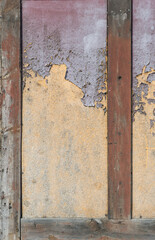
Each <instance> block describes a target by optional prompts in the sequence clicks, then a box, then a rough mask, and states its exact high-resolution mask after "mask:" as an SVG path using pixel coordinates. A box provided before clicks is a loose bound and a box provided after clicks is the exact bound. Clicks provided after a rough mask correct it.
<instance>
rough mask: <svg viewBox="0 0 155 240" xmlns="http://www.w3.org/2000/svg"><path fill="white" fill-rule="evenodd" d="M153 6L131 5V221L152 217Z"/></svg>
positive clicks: (137, 2) (154, 171) (154, 170)
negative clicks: (132, 219)
mask: <svg viewBox="0 0 155 240" xmlns="http://www.w3.org/2000/svg"><path fill="white" fill-rule="evenodd" d="M154 7H155V4H154V0H150V1H147V0H143V1H140V0H135V1H134V3H133V217H134V218H139V217H142V218H153V217H155V204H154V201H155V181H154V179H155V74H154V73H155V44H154V42H155V8H154Z"/></svg>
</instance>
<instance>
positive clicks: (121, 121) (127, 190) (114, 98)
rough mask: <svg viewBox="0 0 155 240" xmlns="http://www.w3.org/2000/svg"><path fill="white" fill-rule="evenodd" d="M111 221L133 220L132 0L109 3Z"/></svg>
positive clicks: (109, 199) (111, 0)
mask: <svg viewBox="0 0 155 240" xmlns="http://www.w3.org/2000/svg"><path fill="white" fill-rule="evenodd" d="M108 182H109V185H108V195H109V197H108V201H109V202H108V204H109V218H113V219H121V218H123V219H129V218H130V217H131V1H128V0H125V1H121V0H109V1H108Z"/></svg>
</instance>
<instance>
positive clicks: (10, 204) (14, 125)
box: [0, 0, 21, 240]
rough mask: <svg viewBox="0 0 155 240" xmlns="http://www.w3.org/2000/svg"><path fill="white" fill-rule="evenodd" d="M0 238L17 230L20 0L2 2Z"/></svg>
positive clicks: (10, 236)
mask: <svg viewBox="0 0 155 240" xmlns="http://www.w3.org/2000/svg"><path fill="white" fill-rule="evenodd" d="M0 4H1V44H0V45H1V46H0V47H1V89H0V103H1V108H0V109H1V110H0V124H1V125H0V140H1V143H0V144H1V151H0V154H1V165H0V194H1V196H0V197H1V204H0V205H1V206H0V207H1V213H0V215H1V235H0V239H2V240H10V239H15V240H16V239H18V237H19V233H20V144H21V141H20V140H21V78H20V1H19V0H14V1H12V0H7V1H6V0H2V1H1V3H0Z"/></svg>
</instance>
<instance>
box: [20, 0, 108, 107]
mask: <svg viewBox="0 0 155 240" xmlns="http://www.w3.org/2000/svg"><path fill="white" fill-rule="evenodd" d="M104 5H105V7H103V6H104ZM60 6H61V10H60ZM94 9H95V11H94ZM40 15H41V16H46V17H44V18H41V17H40ZM51 16H52V23H51V22H49V19H50V18H51ZM42 19H43V21H42ZM61 20H62V21H63V23H61ZM23 26H24V28H25V29H24V33H23V39H24V63H25V64H26V63H27V67H26V69H27V70H30V69H32V70H33V71H34V72H36V73H38V74H39V75H40V76H42V77H44V78H45V77H46V76H48V75H49V72H50V68H51V66H52V65H60V64H65V65H66V66H67V72H66V78H67V79H69V81H71V82H72V83H73V84H75V85H76V86H78V87H79V88H80V89H81V90H82V92H83V96H82V98H81V101H82V103H83V104H84V106H86V107H95V106H96V107H97V108H104V109H105V104H104V102H105V99H106V92H107V89H106V83H105V81H106V76H105V75H106V59H105V58H106V3H105V0H102V1H96V2H93V1H84V2H81V1H74V2H72V4H70V2H69V1H59V2H54V3H51V2H50V1H46V2H45V3H41V5H39V4H37V6H36V3H35V2H27V1H25V2H24V3H23ZM90 26H91V27H90ZM34 32H35V33H36V34H33V33H34ZM30 41H31V42H30ZM38 46H39V47H38ZM26 72H27V71H26Z"/></svg>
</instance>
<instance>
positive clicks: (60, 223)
mask: <svg viewBox="0 0 155 240" xmlns="http://www.w3.org/2000/svg"><path fill="white" fill-rule="evenodd" d="M154 237H155V221H149V220H148V221H147V220H145V221H144V220H119V221H117V220H108V219H84V218H83V219H80V218H79V219H57V218H55V219H22V240H41V239H47V240H67V239H82V240H88V239H94V240H108V239H109V240H111V239H115V240H116V239H124V240H128V239H130V240H131V239H132V240H136V239H145V240H147V239H148V240H151V239H154Z"/></svg>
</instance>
